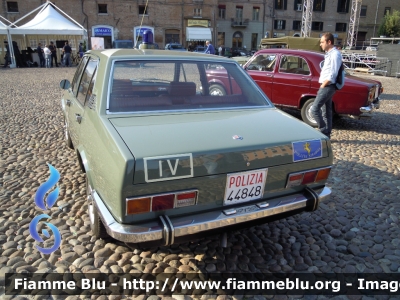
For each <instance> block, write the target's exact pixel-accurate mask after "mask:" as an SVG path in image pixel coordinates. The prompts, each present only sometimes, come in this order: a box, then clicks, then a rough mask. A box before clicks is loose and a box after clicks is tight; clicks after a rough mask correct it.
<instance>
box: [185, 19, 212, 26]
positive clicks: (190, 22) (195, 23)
mask: <svg viewBox="0 0 400 300" xmlns="http://www.w3.org/2000/svg"><path fill="white" fill-rule="evenodd" d="M190 26H202V27H208V20H196V19H189V20H188V27H190Z"/></svg>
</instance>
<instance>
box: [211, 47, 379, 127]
mask: <svg viewBox="0 0 400 300" xmlns="http://www.w3.org/2000/svg"><path fill="white" fill-rule="evenodd" d="M323 60H324V55H323V54H322V53H318V52H313V51H305V50H291V49H280V48H272V49H265V50H260V51H258V52H257V53H255V54H254V56H253V57H252V58H251V59H250V60H249V61H248V62H247V63H246V64H245V65H244V69H245V70H246V71H247V72H248V74H249V75H250V76H251V77H252V78H253V79H254V80H255V81H256V82H257V84H258V85H259V86H260V87H261V89H262V90H263V91H264V93H265V94H266V95H267V96H268V98H269V99H271V101H272V102H273V103H274V104H275V106H277V107H287V108H295V109H299V110H301V116H302V119H303V121H304V122H306V123H307V124H309V125H311V126H316V122H315V120H314V119H313V117H312V115H311V111H310V109H311V106H312V104H313V102H314V100H315V97H316V95H317V92H318V89H319V87H320V84H319V83H318V79H319V75H320V70H321V67H320V66H321V62H322V61H323ZM215 88H216V86H215V85H214V86H213V89H214V92H215ZM382 92H383V88H382V85H381V83H380V82H379V81H375V80H368V79H362V78H358V77H355V76H351V75H349V74H347V75H346V79H345V85H344V87H343V88H342V89H341V90H339V91H337V92H336V93H335V95H334V97H333V110H334V113H335V114H337V115H341V116H350V117H352V118H356V119H359V118H363V117H371V113H372V112H373V111H374V109H377V108H379V95H380V94H381V93H382Z"/></svg>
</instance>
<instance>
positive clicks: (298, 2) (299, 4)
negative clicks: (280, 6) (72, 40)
mask: <svg viewBox="0 0 400 300" xmlns="http://www.w3.org/2000/svg"><path fill="white" fill-rule="evenodd" d="M294 10H296V11H303V0H294Z"/></svg>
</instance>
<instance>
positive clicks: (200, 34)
mask: <svg viewBox="0 0 400 300" xmlns="http://www.w3.org/2000/svg"><path fill="white" fill-rule="evenodd" d="M207 40H211V30H210V28H201V27H186V41H207Z"/></svg>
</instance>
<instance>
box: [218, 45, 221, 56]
mask: <svg viewBox="0 0 400 300" xmlns="http://www.w3.org/2000/svg"><path fill="white" fill-rule="evenodd" d="M218 55H219V56H222V45H220V46H219V48H218Z"/></svg>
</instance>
